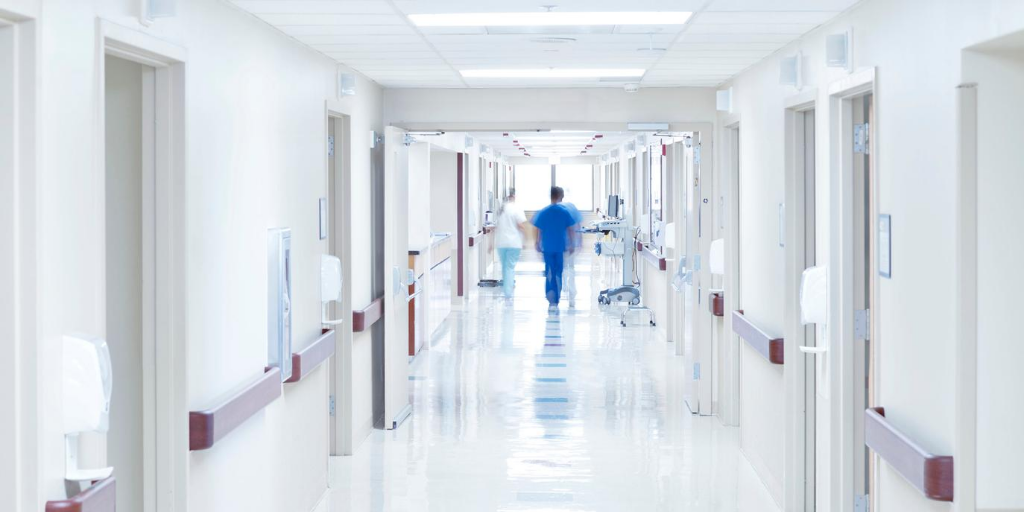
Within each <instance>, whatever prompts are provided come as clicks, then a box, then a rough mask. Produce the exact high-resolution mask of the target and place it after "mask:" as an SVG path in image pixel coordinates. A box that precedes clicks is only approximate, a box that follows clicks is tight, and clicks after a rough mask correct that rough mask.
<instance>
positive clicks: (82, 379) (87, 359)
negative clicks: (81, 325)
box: [61, 336, 114, 488]
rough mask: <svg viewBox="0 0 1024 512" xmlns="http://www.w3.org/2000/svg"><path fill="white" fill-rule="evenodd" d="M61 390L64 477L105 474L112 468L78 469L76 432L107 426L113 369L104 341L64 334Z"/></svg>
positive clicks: (88, 480) (99, 477)
mask: <svg viewBox="0 0 1024 512" xmlns="http://www.w3.org/2000/svg"><path fill="white" fill-rule="evenodd" d="M63 353H64V356H63V361H62V363H63V372H62V375H63V379H62V381H63V382H62V383H61V384H62V392H63V395H64V410H63V427H64V442H65V446H64V449H65V458H66V467H65V471H66V474H65V479H67V480H68V481H70V482H79V483H80V485H82V487H83V488H84V487H85V486H86V484H88V483H91V482H94V481H96V480H102V479H104V478H107V477H109V476H110V475H111V474H113V472H114V468H99V469H79V468H78V436H79V434H81V433H83V432H106V431H107V430H108V429H109V428H110V395H111V393H112V392H113V372H112V370H111V364H110V350H108V349H107V342H106V341H104V340H101V339H98V338H91V337H87V336H64V350H63Z"/></svg>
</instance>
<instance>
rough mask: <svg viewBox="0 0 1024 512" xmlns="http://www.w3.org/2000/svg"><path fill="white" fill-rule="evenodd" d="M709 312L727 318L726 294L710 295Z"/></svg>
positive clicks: (716, 293)
mask: <svg viewBox="0 0 1024 512" xmlns="http://www.w3.org/2000/svg"><path fill="white" fill-rule="evenodd" d="M708 310H710V311H711V314H712V315H714V316H725V293H724V292H714V293H712V294H710V295H708Z"/></svg>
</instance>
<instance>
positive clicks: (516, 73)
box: [459, 68, 645, 78]
mask: <svg viewBox="0 0 1024 512" xmlns="http://www.w3.org/2000/svg"><path fill="white" fill-rule="evenodd" d="M644 72H645V70H643V69H552V68H547V69H465V70H461V71H459V73H462V76H463V77H465V78H605V77H629V78H638V77H642V76H644Z"/></svg>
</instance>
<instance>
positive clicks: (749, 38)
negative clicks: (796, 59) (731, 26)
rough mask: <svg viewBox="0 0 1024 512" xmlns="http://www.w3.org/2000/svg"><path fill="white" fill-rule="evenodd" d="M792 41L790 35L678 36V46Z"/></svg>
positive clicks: (784, 42) (691, 34) (689, 34)
mask: <svg viewBox="0 0 1024 512" xmlns="http://www.w3.org/2000/svg"><path fill="white" fill-rule="evenodd" d="M793 39H794V36H793V35H791V34H694V33H690V32H687V33H685V34H683V35H681V36H679V41H678V42H677V43H678V44H688V43H695V44H696V43H774V44H779V45H784V44H786V43H789V42H790V41H792V40H793Z"/></svg>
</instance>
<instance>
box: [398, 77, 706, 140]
mask: <svg viewBox="0 0 1024 512" xmlns="http://www.w3.org/2000/svg"><path fill="white" fill-rule="evenodd" d="M384 119H385V122H386V123H387V124H395V125H399V126H403V127H406V128H409V129H417V128H423V129H430V128H427V127H435V128H445V129H448V130H451V131H454V130H473V129H484V128H490V129H506V130H513V129H526V128H530V127H533V128H540V127H565V128H571V127H574V126H576V127H578V126H580V125H582V126H583V127H585V128H587V129H609V128H611V129H616V128H617V129H625V126H624V124H625V123H627V122H675V123H682V122H693V121H710V120H713V119H715V93H714V90H712V89H708V88H663V89H642V90H640V92H637V93H626V92H624V91H622V90H621V89H615V88H589V89H388V90H386V91H385V92H384ZM609 125H611V126H609ZM497 127H503V128H497Z"/></svg>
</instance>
